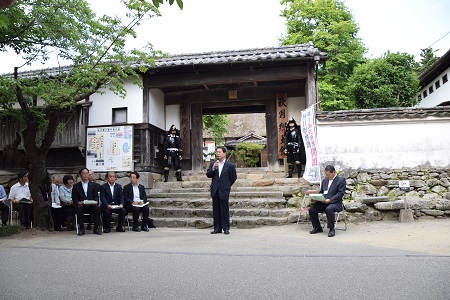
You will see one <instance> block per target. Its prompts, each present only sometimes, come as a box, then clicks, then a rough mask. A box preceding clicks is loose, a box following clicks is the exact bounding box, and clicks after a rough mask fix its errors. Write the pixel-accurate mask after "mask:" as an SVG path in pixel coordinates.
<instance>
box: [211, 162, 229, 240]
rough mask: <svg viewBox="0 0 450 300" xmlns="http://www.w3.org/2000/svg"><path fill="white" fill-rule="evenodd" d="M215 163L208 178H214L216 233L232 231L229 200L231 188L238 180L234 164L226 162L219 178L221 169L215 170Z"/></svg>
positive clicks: (212, 193) (212, 186)
mask: <svg viewBox="0 0 450 300" xmlns="http://www.w3.org/2000/svg"><path fill="white" fill-rule="evenodd" d="M213 165H214V162H211V164H210V165H209V168H208V171H206V176H207V177H208V178H212V182H211V198H212V200H213V219H214V231H219V232H220V231H222V229H223V230H224V231H225V230H230V208H229V203H228V201H229V199H230V191H231V186H232V185H233V183H234V182H235V181H236V179H237V175H236V168H235V166H234V164H232V163H230V162H228V161H225V163H224V165H223V168H222V172H221V173H220V177H219V167H217V168H215V169H214V170H213Z"/></svg>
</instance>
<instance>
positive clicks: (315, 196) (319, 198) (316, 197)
mask: <svg viewBox="0 0 450 300" xmlns="http://www.w3.org/2000/svg"><path fill="white" fill-rule="evenodd" d="M309 196H310V197H311V200H315V201H325V197H324V196H323V194H309Z"/></svg>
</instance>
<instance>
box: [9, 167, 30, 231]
mask: <svg viewBox="0 0 450 300" xmlns="http://www.w3.org/2000/svg"><path fill="white" fill-rule="evenodd" d="M17 177H18V180H19V182H18V183H16V184H15V185H13V186H12V187H11V190H10V191H9V200H11V203H12V205H13V210H15V211H17V212H19V218H20V224H21V225H22V226H23V227H25V228H27V229H28V228H30V227H31V220H32V218H33V206H32V203H33V199H32V198H31V193H30V188H29V186H28V173H27V172H19V174H18V176H17Z"/></svg>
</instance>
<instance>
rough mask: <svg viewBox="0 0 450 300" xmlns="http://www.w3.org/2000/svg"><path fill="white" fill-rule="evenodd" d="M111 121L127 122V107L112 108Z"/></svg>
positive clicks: (114, 122)
mask: <svg viewBox="0 0 450 300" xmlns="http://www.w3.org/2000/svg"><path fill="white" fill-rule="evenodd" d="M112 123H113V124H120V123H127V108H126V107H117V108H113V109H112Z"/></svg>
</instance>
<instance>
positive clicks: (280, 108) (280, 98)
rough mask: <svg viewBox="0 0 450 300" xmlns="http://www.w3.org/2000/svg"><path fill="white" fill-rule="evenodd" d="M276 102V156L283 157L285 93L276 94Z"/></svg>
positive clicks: (285, 118)
mask: <svg viewBox="0 0 450 300" xmlns="http://www.w3.org/2000/svg"><path fill="white" fill-rule="evenodd" d="M276 102H277V124H278V158H279V159H282V158H283V157H284V141H283V137H284V133H285V132H286V122H287V120H288V117H287V114H288V111H287V108H288V107H287V104H288V99H287V94H276Z"/></svg>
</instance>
